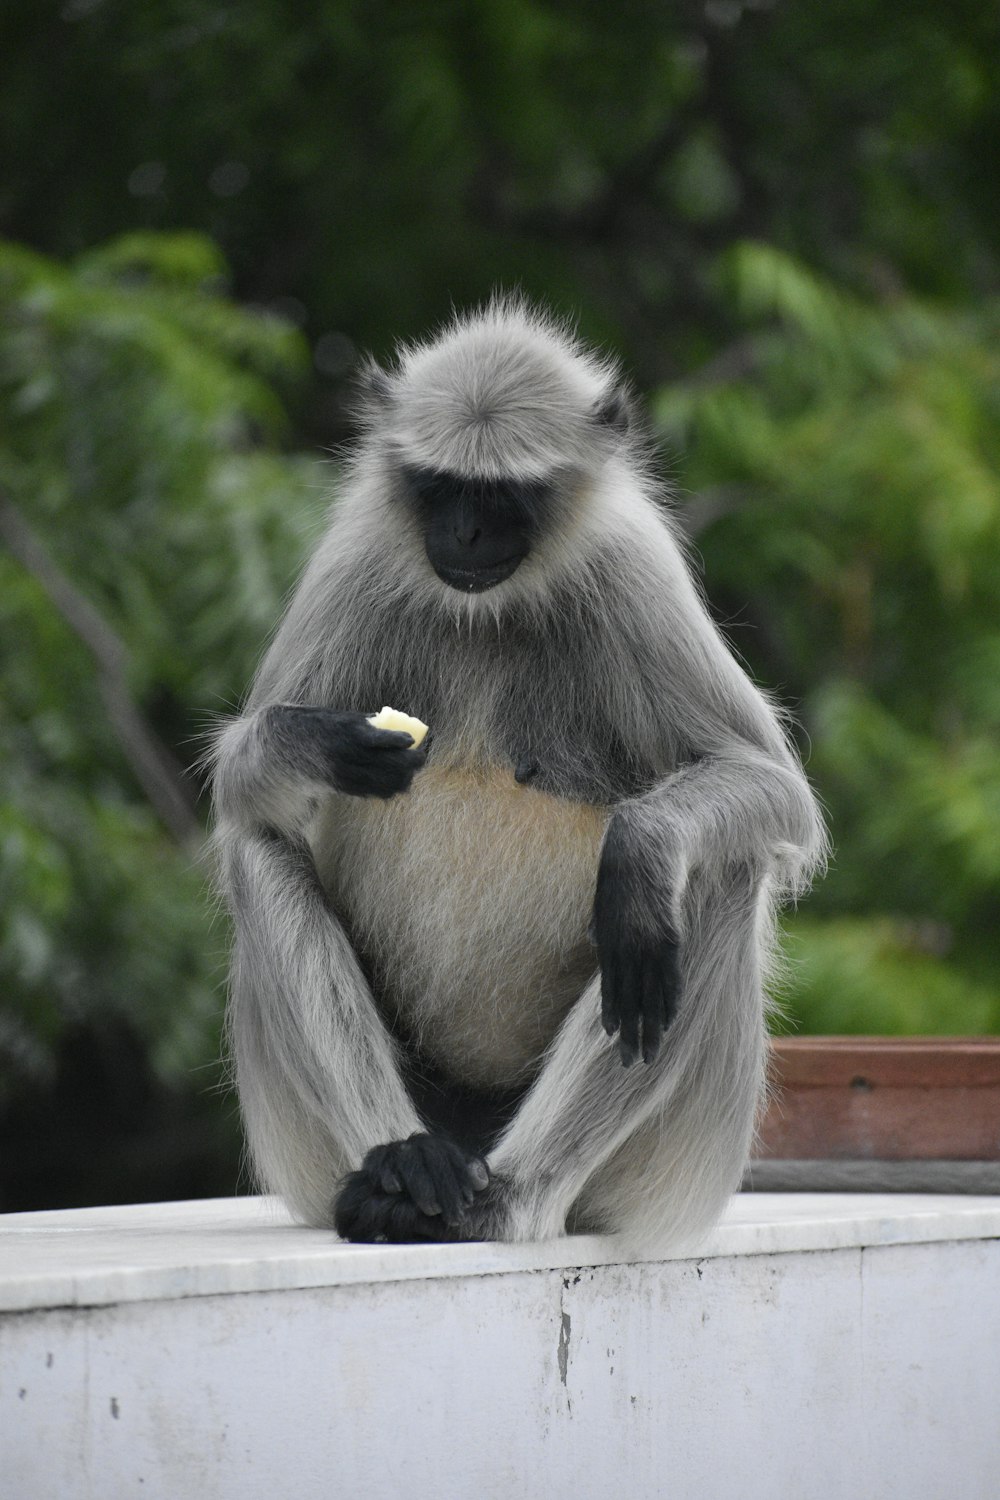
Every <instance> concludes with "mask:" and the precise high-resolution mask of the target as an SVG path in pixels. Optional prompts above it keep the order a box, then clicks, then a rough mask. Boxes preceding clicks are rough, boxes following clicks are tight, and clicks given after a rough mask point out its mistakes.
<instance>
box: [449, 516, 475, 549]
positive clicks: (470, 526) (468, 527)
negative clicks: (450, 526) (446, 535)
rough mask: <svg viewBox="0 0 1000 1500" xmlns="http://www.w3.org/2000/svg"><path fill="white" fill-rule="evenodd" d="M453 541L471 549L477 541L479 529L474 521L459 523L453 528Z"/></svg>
mask: <svg viewBox="0 0 1000 1500" xmlns="http://www.w3.org/2000/svg"><path fill="white" fill-rule="evenodd" d="M455 539H456V541H459V542H461V544H462V546H463V547H471V546H472V545H473V543H474V542H478V540H479V527H478V526H477V525H476V523H475V521H459V522H458V524H457V526H456V527H455Z"/></svg>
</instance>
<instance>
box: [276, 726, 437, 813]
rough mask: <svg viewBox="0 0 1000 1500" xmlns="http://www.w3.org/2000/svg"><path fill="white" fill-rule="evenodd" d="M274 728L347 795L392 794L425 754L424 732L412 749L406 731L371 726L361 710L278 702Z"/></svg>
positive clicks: (296, 754) (404, 787) (405, 785)
mask: <svg viewBox="0 0 1000 1500" xmlns="http://www.w3.org/2000/svg"><path fill="white" fill-rule="evenodd" d="M273 712H274V713H276V714H280V716H281V717H280V720H279V724H280V732H281V735H282V739H283V740H284V741H285V742H286V745H287V748H288V751H289V754H290V755H291V757H292V758H293V759H298V760H299V761H300V762H301V763H302V765H303V768H304V769H307V770H309V771H311V772H313V773H314V774H316V775H318V776H320V777H322V779H323V780H324V781H329V782H330V784H331V785H332V786H334V787H335V788H336V789H337V791H338V792H346V793H347V794H348V796H351V797H381V798H382V799H386V798H389V797H395V796H396V794H397V792H405V791H408V790H409V787H410V782H411V781H412V780H413V778H414V776H415V775H416V773H417V772H418V771H419V770H420V768H421V767H422V766H423V765H424V763H425V762H426V760H427V751H428V750H429V748H430V736H429V735H428V736H427V738H426V739H425V740H424V742H423V744H422V745H421V746H420V747H419V748H418V749H417V748H414V746H413V738H412V736H411V735H409V734H405V733H402V732H400V731H398V730H395V729H376V728H375V726H374V724H371V723H370V722H369V720H368V719H367V718H366V717H365V715H364V714H358V713H347V712H343V711H341V710H339V709H333V708H298V707H293V706H282V707H280V708H276V709H274V710H273Z"/></svg>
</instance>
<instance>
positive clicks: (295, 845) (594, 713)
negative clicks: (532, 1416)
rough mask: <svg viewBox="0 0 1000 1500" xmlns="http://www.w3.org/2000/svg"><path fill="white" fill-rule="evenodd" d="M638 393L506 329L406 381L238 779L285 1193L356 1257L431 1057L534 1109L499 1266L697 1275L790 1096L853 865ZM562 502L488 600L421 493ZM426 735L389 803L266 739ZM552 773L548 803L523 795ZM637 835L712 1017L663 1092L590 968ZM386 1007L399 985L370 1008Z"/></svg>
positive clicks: (226, 804) (305, 587)
mask: <svg viewBox="0 0 1000 1500" xmlns="http://www.w3.org/2000/svg"><path fill="white" fill-rule="evenodd" d="M616 384H617V375H616V372H615V370H614V369H613V368H612V367H611V366H610V365H609V364H608V363H607V362H605V361H602V360H599V359H598V358H596V357H595V356H594V355H592V354H589V353H587V352H585V351H584V350H582V349H581V348H580V347H579V345H578V344H577V342H576V341H575V339H574V338H573V337H572V336H571V335H570V334H568V333H567V332H566V331H565V330H563V329H561V328H560V327H558V326H557V325H555V324H553V323H552V322H551V321H549V320H548V319H545V318H543V317H541V316H539V315H537V314H535V313H534V312H532V311H530V310H529V309H527V308H525V307H524V306H523V305H522V304H519V303H516V302H511V301H509V300H508V301H497V302H494V303H492V304H490V306H489V307H488V308H486V309H484V310H483V311H481V312H479V313H476V314H474V315H472V316H470V317H467V318H463V319H458V320H456V321H455V323H454V324H452V325H451V326H450V327H449V328H447V329H446V330H445V332H444V333H443V334H441V335H440V336H439V337H438V338H437V339H435V340H433V341H431V342H430V343H428V344H424V345H419V346H416V347H413V348H407V349H403V350H402V351H401V352H400V355H399V358H398V361H397V364H396V365H395V367H394V368H393V369H392V370H391V371H389V372H386V375H385V377H384V378H383V379H380V380H378V381H376V382H374V383H373V384H372V386H371V394H370V396H369V398H368V404H367V407H366V411H365V431H364V435H363V438H362V441H361V443H360V446H359V448H358V451H357V454H356V456H355V458H354V460H353V462H352V464H351V467H350V472H349V475H348V478H347V481H346V484H345V486H344V489H343V493H342V494H341V496H340V498H339V499H338V502H337V504H336V506H335V508H334V511H333V515H332V519H331V523H330V527H329V530H328V532H327V535H326V537H325V538H324V540H323V542H322V543H321V544H320V547H319V549H318V551H317V553H316V555H315V557H314V558H313V561H312V562H311V564H310V565H309V567H308V568H307V570H306V572H305V575H304V577H303V579H302V581H301V583H300V585H299V587H298V589H297V591H296V593H295V596H294V598H293V599H292V602H291V605H290V607H289V609H288V612H287V614H286V616H285V618H284V620H283V621H282V623H281V625H280V627H279V629H278V632H277V634H276V637H275V639H274V642H273V644H272V646H271V648H270V650H269V651H268V653H267V655H266V657H265V660H264V662H263V664H262V666H261V668H260V671H259V673H258V675H257V679H256V681H255V683H254V686H253V689H252V691H251V694H250V697H249V700H248V702H247V705H246V709H245V712H244V714H243V716H242V717H241V718H239V719H236V720H234V721H231V722H230V723H228V724H227V725H226V726H224V728H223V729H222V731H221V733H220V735H219V737H218V740H217V743H216V747H215V767H216V769H215V796H216V809H217V825H216V838H217V842H218V847H219V854H220V861H219V864H220V871H221V882H222V888H223V891H224V893H225V896H226V898H227V900H228V902H229V905H230V908H231V911H232V913H233V918H234V925H235V954H234V962H233V973H232V992H231V1010H230V1018H231V1019H230V1029H231V1036H232V1047H233V1053H234V1057H235V1062H236V1069H237V1077H238V1084H239V1091H240V1098H241V1104H242V1108H243V1113H244V1118H245V1121H246V1125H247V1131H248V1136H249V1140H250V1145H251V1150H252V1153H253V1156H254V1159H255V1161H256V1163H257V1167H258V1171H259V1174H260V1176H261V1179H262V1181H263V1182H264V1184H265V1185H266V1186H268V1187H269V1188H271V1189H272V1190H274V1191H277V1192H279V1193H281V1194H283V1195H284V1196H285V1197H286V1198H287V1200H288V1201H289V1203H290V1204H291V1206H292V1207H293V1209H294V1211H295V1212H296V1213H297V1214H299V1215H300V1216H301V1217H302V1218H303V1219H304V1220H305V1221H306V1222H308V1223H312V1224H317V1225H328V1224H330V1223H331V1204H332V1199H333V1194H334V1190H335V1187H336V1182H337V1179H338V1177H339V1176H340V1175H341V1174H342V1173H343V1172H344V1171H345V1170H348V1169H354V1168H356V1167H357V1166H358V1165H359V1163H360V1159H361V1157H362V1156H363V1155H364V1153H365V1151H366V1150H368V1149H369V1148H370V1147H372V1146H374V1145H376V1144H378V1143H380V1142H385V1141H389V1140H396V1139H400V1138H402V1137H405V1136H407V1135H409V1134H410V1133H411V1132H413V1131H416V1130H418V1129H420V1128H421V1122H420V1119H419V1117H418V1115H417V1111H416V1109H415V1106H414V1105H413V1103H412V1101H411V1099H410V1097H409V1094H408V1092H407V1089H406V1087H405V1085H404V1083H403V1079H402V1073H401V1057H400V1053H399V1044H398V1043H397V1041H396V1040H394V1034H395V1033H396V1032H398V1031H399V1029H400V1027H402V1029H403V1031H404V1032H405V1033H406V1034H407V1035H408V1036H410V1037H413V1038H415V1039H416V1040H417V1041H418V1042H419V1044H420V1046H421V1048H422V1050H423V1051H424V1053H425V1054H426V1055H427V1056H428V1057H430V1058H432V1059H433V1061H434V1063H435V1065H437V1066H439V1067H441V1068H442V1069H443V1070H444V1071H445V1072H446V1073H448V1074H450V1075H451V1076H453V1077H455V1078H456V1079H457V1080H465V1081H471V1082H475V1083H480V1084H496V1085H497V1086H500V1085H503V1086H509V1085H511V1084H515V1083H522V1084H526V1085H530V1088H529V1090H528V1093H527V1095H526V1097H525V1099H524V1102H523V1104H522V1106H521V1107H520V1109H519V1111H518V1113H517V1114H516V1116H515V1118H514V1119H513V1120H512V1122H511V1124H510V1126H509V1128H508V1129H507V1130H506V1131H505V1133H504V1134H503V1136H502V1137H501V1139H500V1140H499V1141H498V1142H497V1144H496V1146H495V1148H494V1149H493V1151H492V1153H491V1155H490V1159H489V1160H490V1166H491V1169H492V1170H493V1172H494V1173H495V1176H496V1181H497V1182H498V1183H502V1184H503V1185H504V1193H503V1195H502V1196H499V1197H498V1196H497V1195H494V1196H493V1197H492V1198H491V1200H490V1205H491V1206H490V1210H489V1214H488V1216H487V1217H486V1218H485V1219H484V1220H483V1222H482V1224H481V1225H480V1226H479V1230H480V1232H482V1233H487V1234H490V1235H492V1236H495V1237H497V1238H501V1239H525V1238H532V1237H536V1236H540V1235H549V1234H558V1233H561V1232H563V1231H564V1230H565V1228H566V1226H567V1223H568V1224H569V1225H570V1227H573V1228H599V1229H606V1230H618V1231H623V1232H626V1233H627V1234H629V1235H631V1236H633V1237H637V1238H641V1239H642V1240H643V1241H645V1242H651V1241H652V1242H657V1243H663V1244H678V1243H682V1242H685V1241H687V1240H689V1239H691V1238H692V1237H693V1236H697V1235H698V1234H700V1233H701V1232H703V1231H704V1230H705V1229H706V1228H708V1227H709V1226H710V1225H711V1223H712V1222H713V1221H714V1220H715V1218H716V1217H717V1216H718V1214H719V1213H720V1212H721V1210H722V1208H723V1206H724V1204H725V1202H726V1200H727V1198H728V1196H729V1194H730V1193H731V1192H733V1191H735V1189H736V1188H737V1186H738V1185H739V1181H740V1177H741V1174H742V1172H743V1169H744V1165H745V1162H746V1159H747V1155H748V1152H749V1148H750V1142H751V1137H752V1134H753V1129H754V1121H755V1118H756V1114H757V1111H758V1109H759V1106H760V1102H761V1098H762V1091H763V1088H764V1057H765V1026H764V1006H765V991H764V982H765V979H766V974H767V970H768V967H769V965H770V962H771V954H772V952H773V938H772V927H773V914H774V910H775V907H776V903H777V902H778V901H779V900H780V899H782V898H785V897H789V896H795V895H797V894H798V893H800V892H802V891H804V890H805V889H806V887H807V885H808V883H809V880H810V878H811V876H812V874H813V873H814V871H815V870H816V868H817V867H818V865H819V864H820V863H821V862H822V859H823V855H824V850H825V836H824V831H823V826H822V821H821V819H820V816H819V813H818V811H817V807H816V803H815V801H814V799H813V796H812V794H811V792H810V790H809V787H808V784H807V782H806V780H805V777H804V775H803V773H802V770H801V767H800V766H799V763H798V761H797V758H796V756H795V754H794V751H793V750H792V748H791V746H790V743H789V741H788V738H787V736H786V734H785V732H784V729H783V727H782V723H781V721H780V718H779V716H778V714H777V713H776V711H775V710H774V708H773V707H772V706H771V705H770V704H769V702H768V701H767V700H766V699H765V697H764V696H763V695H762V694H761V693H760V692H759V691H758V690H757V689H756V688H755V687H754V686H753V685H752V683H751V682H750V681H749V679H748V678H747V676H746V675H745V673H744V672H743V671H742V670H741V668H740V667H739V666H738V664H737V663H736V661H735V660H734V658H733V657H732V655H731V654H730V652H729V651H728V649H727V647H726V645H725V643H724V642H723V640H722V638H721V636H720V634H719V632H718V630H717V629H716V627H715V626H714V625H713V623H712V621H711V620H710V617H709V615H708V613H707V611H706V609H705V606H704V603H703V601H702V599H701V597H700V595H699V593H698V590H697V588H696V586H695V584H694V582H693V579H692V576H691V573H690V570H689V568H688V566H687V564H686V562H685V559H684V557H683V554H682V550H681V546H680V544H679V541H678V537H677V533H676V531H675V528H674V525H673V523H672V520H671V518H670V516H669V514H668V512H667V511H666V510H665V509H664V507H663V504H662V499H661V497H660V496H659V495H658V494H657V492H656V489H655V486H654V485H653V483H652V481H651V480H650V478H649V477H648V474H647V470H646V465H645V463H644V460H643V455H642V452H641V450H640V449H639V448H638V447H637V446H636V443H635V440H634V439H633V438H631V437H630V436H628V435H627V434H626V435H623V434H622V432H621V431H620V429H619V426H618V424H617V423H615V424H612V425H610V426H608V425H602V424H601V423H600V422H599V421H596V422H595V420H594V413H595V412H596V411H598V410H599V408H600V407H601V404H602V402H606V401H607V400H608V398H609V397H610V396H611V395H612V394H613V392H614V390H615V388H616ZM400 461H405V462H407V463H414V464H423V465H430V466H435V467H438V468H445V469H448V470H450V471H453V472H457V473H467V474H470V475H475V476H480V477H485V478H492V477H497V476H503V475H507V476H511V477H516V478H532V479H535V478H547V479H549V480H551V481H552V482H553V484H554V485H555V490H556V504H555V509H554V514H553V516H552V519H551V522H550V524H549V526H548V528H547V531H546V534H545V535H544V536H543V537H542V538H541V539H540V540H539V542H538V544H537V545H536V546H535V547H534V549H533V550H532V552H531V554H530V555H529V557H528V558H527V560H526V561H525V562H524V563H523V564H522V566H521V567H520V568H519V569H518V570H517V572H515V573H514V575H513V576H512V577H511V578H510V579H508V580H506V581H505V582H503V583H501V584H499V585H497V586H496V587H495V588H493V589H491V590H489V591H488V592H485V593H482V594H475V595H469V596H466V595H464V594H461V593H458V592H456V591H454V590H451V589H449V588H447V587H446V585H445V584H443V583H442V582H441V580H440V579H438V577H437V576H436V574H435V573H434V572H433V570H432V569H431V567H430V565H429V563H428V561H427V558H426V556H425V555H424V552H423V548H422V544H421V537H420V534H419V530H418V528H417V526H416V523H415V521H414V518H413V516H412V514H411V513H410V511H409V510H408V509H407V507H406V505H405V504H404V503H403V501H402V499H401V495H400V490H399V483H400V482H399V469H398V466H399V463H400ZM383 703H390V704H392V705H393V706H395V707H398V708H401V709H403V710H405V711H406V712H408V713H412V714H416V715H418V716H419V717H420V718H422V719H424V720H426V721H427V722H428V723H429V724H430V725H431V728H432V731H433V734H434V744H433V749H432V752H431V757H430V761H429V763H428V766H427V768H426V769H425V770H424V771H421V772H419V773H418V775H417V778H416V780H415V781H414V783H413V786H412V788H411V790H410V791H409V792H407V793H406V794H404V795H402V796H399V797H396V798H394V799H393V800H392V801H390V802H386V803H383V802H376V801H372V800H369V799H360V798H352V797H346V796H343V795H341V794H338V793H336V792H334V791H332V790H331V789H330V787H329V786H328V785H326V784H325V783H324V782H323V781H322V779H320V778H317V777H316V775H315V774H314V773H313V772H312V771H311V769H310V767H309V766H308V765H306V764H300V763H297V762H296V760H295V757H294V756H293V755H289V754H288V753H287V751H286V750H285V749H284V748H283V747H282V745H281V744H280V742H279V740H278V739H277V738H276V735H275V730H274V721H273V716H271V717H270V718H269V712H268V710H269V708H270V706H272V705H275V704H308V705H313V706H327V707H332V708H338V709H350V710H356V711H362V712H374V711H375V710H377V709H378V708H379V707H380V706H381V705H382V704H383ZM525 758H528V759H529V760H531V761H532V762H534V763H536V764H537V766H538V771H537V774H536V775H535V777H534V778H533V779H532V781H531V783H530V785H527V786H520V785H518V784H517V783H516V782H515V780H514V768H515V766H516V765H518V764H519V763H521V762H522V761H524V760H525ZM612 819H615V820H617V823H616V827H618V828H619V829H620V830H621V832H622V835H623V837H624V838H625V839H626V840H627V845H628V848H629V850H630V854H631V857H632V859H633V861H634V868H635V870H636V872H637V874H638V877H639V880H638V884H637V886H636V889H637V890H639V891H640V892H641V894H640V895H635V896H633V898H632V899H633V904H634V905H635V906H636V910H635V912H634V914H633V915H634V919H635V921H636V924H637V926H638V927H639V928H644V927H645V926H648V927H649V928H650V929H654V928H656V927H657V925H658V924H659V925H662V923H663V921H664V920H666V919H670V920H672V922H673V924H674V926H675V928H676V929H677V930H678V931H679V933H680V935H681V938H682V943H683V946H682V955H683V970H684V978H685V990H684V994H683V999H682V1002H681V1007H680V1011H679V1014H678V1016H677V1018H676V1019H675V1021H674V1022H673V1024H672V1025H671V1027H670V1029H669V1030H668V1032H667V1035H666V1040H665V1043H664V1046H663V1049H662V1051H661V1053H660V1055H659V1057H658V1058H657V1059H656V1061H655V1062H654V1063H651V1064H649V1065H639V1066H635V1067H632V1068H630V1069H626V1068H624V1067H623V1066H622V1064H621V1061H620V1059H619V1056H618V1052H617V1049H616V1047H615V1045H614V1044H613V1042H612V1041H610V1040H609V1038H608V1037H607V1036H606V1035H605V1034H604V1032H603V1030H602V1029H601V1024H600V1004H599V996H600V978H599V975H598V974H597V973H596V958H595V950H594V949H593V947H592V946H591V944H590V943H589V941H588V938H587V924H588V920H589V917H590V910H591V906H592V903H593V891H594V884H595V880H596V874H597V865H598V859H599V856H600V850H601V846H602V839H603V838H604V836H605V833H606V829H607V827H608V824H609V822H610V821H611V820H612ZM366 976H368V977H366Z"/></svg>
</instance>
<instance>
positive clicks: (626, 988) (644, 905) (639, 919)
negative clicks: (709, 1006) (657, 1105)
mask: <svg viewBox="0 0 1000 1500" xmlns="http://www.w3.org/2000/svg"><path fill="white" fill-rule="evenodd" d="M650 908H651V903H650V901H649V898H648V894H647V893H646V892H645V891H644V890H643V889H642V888H641V886H640V884H639V881H638V878H637V874H636V870H635V866H634V864H633V863H632V862H630V861H629V860H628V858H627V856H623V854H622V852H621V850H620V849H619V848H618V847H617V844H616V841H614V840H612V838H611V837H610V835H609V837H608V838H607V839H606V840H605V846H604V850H603V852H602V855H601V862H600V865H599V867H598V872H597V894H596V896H595V898H594V919H593V922H592V924H591V936H592V938H593V940H594V942H595V943H596V944H597V953H598V957H599V959H600V964H601V1021H602V1022H603V1025H604V1029H605V1031H606V1032H607V1033H608V1036H614V1034H615V1032H616V1031H617V1032H618V1051H619V1053H620V1055H621V1060H622V1062H623V1063H624V1065H625V1067H626V1068H630V1067H631V1066H632V1064H633V1063H634V1062H635V1061H636V1060H637V1058H639V1057H640V1056H641V1057H642V1060H643V1062H645V1063H651V1062H653V1061H654V1059H655V1058H656V1056H657V1054H658V1052H659V1050H660V1044H661V1043H662V1041H663V1033H664V1032H665V1031H666V1029H667V1027H668V1026H669V1025H670V1022H671V1021H672V1020H673V1017H674V1015H675V1013H676V1010H677V1003H678V1001H679V999H680V992H681V970H680V940H679V938H678V935H677V933H676V932H675V931H674V929H673V927H672V926H671V924H670V923H669V922H668V921H665V920H664V919H663V917H662V916H660V915H658V914H654V912H653V911H652V910H651V909H650Z"/></svg>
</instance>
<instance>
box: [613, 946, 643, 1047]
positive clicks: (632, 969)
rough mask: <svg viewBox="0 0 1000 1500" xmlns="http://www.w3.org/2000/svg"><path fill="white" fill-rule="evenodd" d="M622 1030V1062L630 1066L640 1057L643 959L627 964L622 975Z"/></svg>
mask: <svg viewBox="0 0 1000 1500" xmlns="http://www.w3.org/2000/svg"><path fill="white" fill-rule="evenodd" d="M619 1008H620V1010H621V1018H622V1019H621V1030H620V1032H619V1034H618V1052H619V1055H620V1057H621V1060H622V1064H623V1066H624V1067H626V1068H630V1067H631V1066H632V1064H633V1063H634V1062H636V1061H637V1060H638V1057H639V1021H640V1018H641V1015H642V965H641V961H633V962H630V963H628V964H627V966H626V968H625V971H624V973H623V975H622V993H621V1000H620V1004H619Z"/></svg>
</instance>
